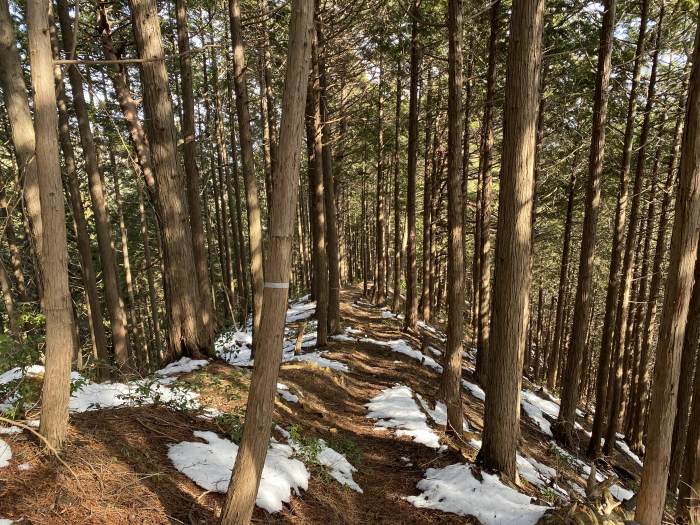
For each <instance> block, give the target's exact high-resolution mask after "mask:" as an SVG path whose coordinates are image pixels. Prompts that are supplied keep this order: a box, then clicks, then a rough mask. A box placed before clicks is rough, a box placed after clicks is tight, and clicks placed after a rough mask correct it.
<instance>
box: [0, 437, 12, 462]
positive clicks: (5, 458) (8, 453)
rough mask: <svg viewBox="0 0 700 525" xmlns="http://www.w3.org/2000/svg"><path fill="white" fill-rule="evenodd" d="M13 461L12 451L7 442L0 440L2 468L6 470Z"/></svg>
mask: <svg viewBox="0 0 700 525" xmlns="http://www.w3.org/2000/svg"><path fill="white" fill-rule="evenodd" d="M11 459H12V449H11V448H10V445H8V444H7V442H5V440H3V439H0V468H4V467H6V466H7V465H9V464H10V460H11Z"/></svg>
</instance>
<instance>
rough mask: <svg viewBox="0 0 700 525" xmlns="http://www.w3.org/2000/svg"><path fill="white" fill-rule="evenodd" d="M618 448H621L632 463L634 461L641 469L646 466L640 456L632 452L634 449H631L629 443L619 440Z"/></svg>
mask: <svg viewBox="0 0 700 525" xmlns="http://www.w3.org/2000/svg"><path fill="white" fill-rule="evenodd" d="M617 446H618V447H620V450H622V452H624V453H625V454H627V455H628V456H629V457H630V459H631V460H632V461H634V462H635V463H636V464H637V465H639V466H640V467H641V466H643V465H644V463H643V462H642V460H641V459H639V456H638V455H637V454H635V453H634V452H632V449H631V448H630V447H629V445H628V444H627V442H626V441H625V440H624V439H618V440H617Z"/></svg>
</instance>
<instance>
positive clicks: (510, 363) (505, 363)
mask: <svg viewBox="0 0 700 525" xmlns="http://www.w3.org/2000/svg"><path fill="white" fill-rule="evenodd" d="M543 25H544V0H538V1H535V2H519V3H515V4H513V13H512V17H511V25H510V52H509V53H508V65H507V72H506V87H505V94H506V98H505V106H504V115H505V118H504V125H503V159H502V164H501V174H500V183H501V189H500V191H499V197H498V199H499V202H498V206H499V208H498V209H499V212H498V230H497V231H498V239H497V243H496V267H495V281H494V282H495V286H494V304H493V328H494V330H493V345H492V347H491V350H490V352H492V355H490V356H489V357H488V366H489V367H491V366H493V367H494V368H493V370H487V378H488V381H489V383H488V384H487V387H486V401H485V404H484V432H483V445H482V447H481V450H480V451H479V460H480V462H481V463H482V464H483V465H485V466H486V467H487V468H492V469H496V470H499V471H501V472H503V473H504V474H505V475H506V476H507V477H509V478H510V479H512V480H517V470H516V461H515V460H516V451H517V446H518V436H519V434H520V387H521V383H522V368H523V358H524V352H525V339H526V334H527V324H528V319H529V314H528V311H529V298H530V280H531V263H530V258H531V255H532V254H531V242H532V235H531V231H530V229H531V228H532V189H533V183H532V182H533V179H534V170H535V140H536V129H537V113H538V106H539V104H538V102H539V81H540V64H541V60H542V30H543ZM496 366H498V370H499V372H498V373H496V368H495V367H496Z"/></svg>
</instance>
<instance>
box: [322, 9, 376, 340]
mask: <svg viewBox="0 0 700 525" xmlns="http://www.w3.org/2000/svg"><path fill="white" fill-rule="evenodd" d="M315 12H316V14H315V18H316V21H315V26H316V37H317V41H318V74H319V88H320V92H319V103H320V110H321V125H322V128H321V138H322V144H323V152H322V156H323V159H322V160H323V198H324V210H325V217H326V248H327V250H326V253H327V254H328V333H329V335H335V334H339V333H340V332H341V327H340V256H339V249H338V225H337V220H336V219H337V210H336V206H335V177H334V175H333V150H332V147H331V144H332V143H333V137H332V136H331V126H330V118H329V110H328V78H327V75H326V62H325V54H326V52H327V50H326V47H325V40H324V38H323V25H324V22H323V19H322V18H321V14H320V6H319V2H318V0H317V1H316V8H315ZM377 235H378V234H377ZM381 253H382V252H381V251H377V260H383V257H382V256H381ZM383 287H384V286H383V285H382V288H383Z"/></svg>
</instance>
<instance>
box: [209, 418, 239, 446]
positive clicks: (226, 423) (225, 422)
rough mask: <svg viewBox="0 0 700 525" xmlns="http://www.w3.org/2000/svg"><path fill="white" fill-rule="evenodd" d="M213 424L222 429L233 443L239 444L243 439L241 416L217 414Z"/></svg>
mask: <svg viewBox="0 0 700 525" xmlns="http://www.w3.org/2000/svg"><path fill="white" fill-rule="evenodd" d="M214 423H216V425H217V426H218V427H219V428H220V429H222V430H223V431H224V432H225V433H226V435H227V436H228V437H229V438H231V441H233V442H234V443H240V442H241V438H242V437H243V416H241V415H240V414H235V413H234V414H219V415H218V416H216V417H215V418H214Z"/></svg>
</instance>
